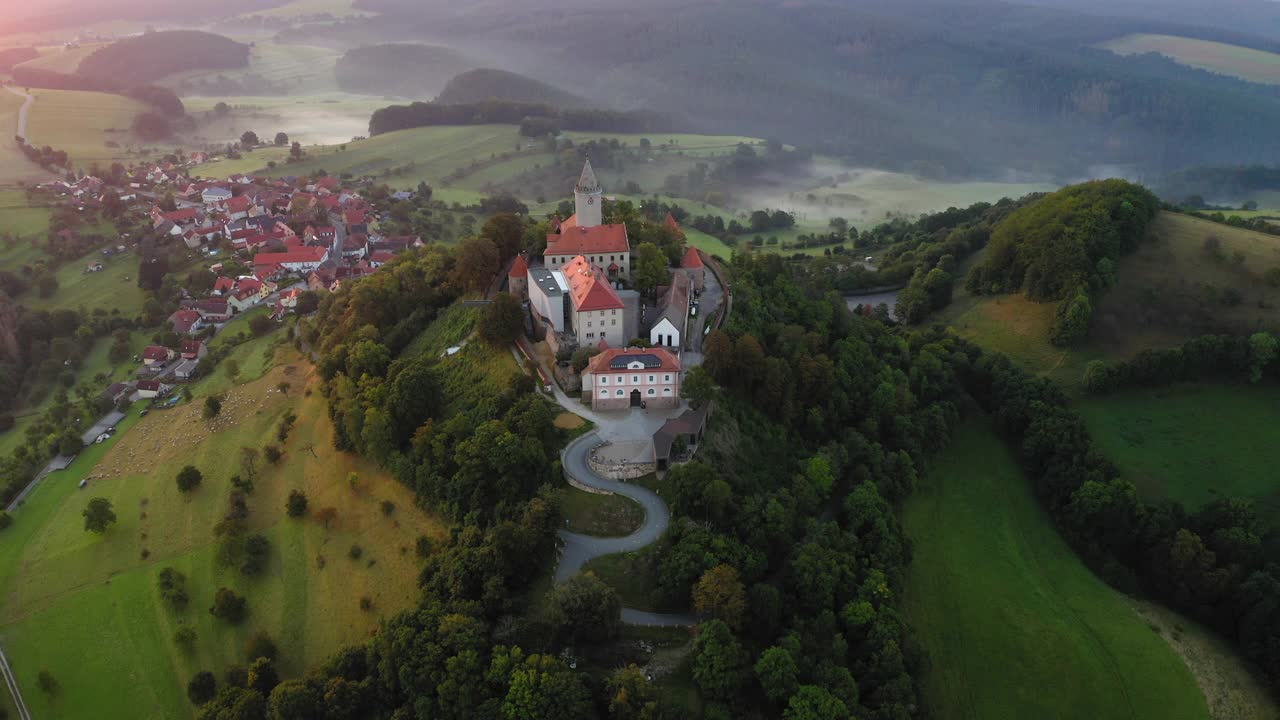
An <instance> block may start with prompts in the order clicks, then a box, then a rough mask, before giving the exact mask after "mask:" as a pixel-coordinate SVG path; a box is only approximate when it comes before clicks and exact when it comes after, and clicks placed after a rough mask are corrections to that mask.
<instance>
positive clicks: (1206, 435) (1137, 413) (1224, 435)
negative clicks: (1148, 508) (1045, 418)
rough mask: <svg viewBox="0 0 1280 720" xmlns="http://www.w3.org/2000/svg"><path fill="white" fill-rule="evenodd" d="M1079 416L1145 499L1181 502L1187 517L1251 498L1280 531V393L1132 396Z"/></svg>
mask: <svg viewBox="0 0 1280 720" xmlns="http://www.w3.org/2000/svg"><path fill="white" fill-rule="evenodd" d="M1077 409H1078V410H1079V412H1080V414H1081V416H1083V417H1084V419H1085V421H1086V422H1087V423H1088V425H1089V430H1090V431H1091V434H1092V435H1093V437H1094V439H1095V442H1097V443H1098V446H1099V450H1100V451H1101V452H1102V454H1103V455H1104V456H1105V457H1106V458H1107V459H1109V460H1111V461H1112V462H1114V463H1115V464H1116V465H1117V466H1119V468H1120V471H1121V474H1122V476H1123V477H1124V478H1125V479H1127V480H1129V481H1130V482H1132V483H1133V484H1134V485H1135V486H1136V487H1137V488H1138V491H1139V493H1140V494H1141V495H1142V496H1143V497H1144V498H1146V499H1148V500H1159V499H1163V498H1168V499H1171V500H1176V501H1178V502H1180V503H1182V504H1183V505H1184V506H1186V507H1187V509H1189V510H1195V509H1197V508H1199V507H1201V506H1203V505H1205V504H1206V503H1209V502H1211V501H1213V500H1218V499H1225V498H1231V497H1244V498H1250V499H1252V500H1253V501H1254V503H1255V506H1256V508H1257V510H1258V515H1259V518H1260V519H1261V520H1262V521H1263V523H1264V524H1265V525H1268V526H1270V527H1276V526H1280V483H1278V482H1277V481H1276V476H1275V468H1276V467H1277V466H1278V465H1280V443H1277V442H1276V435H1275V427H1276V421H1277V419H1278V418H1280V387H1277V386H1275V385H1244V384H1228V383H1218V382H1212V383H1197V384H1188V383H1181V384H1177V385H1172V386H1167V387H1160V388H1134V389H1131V390H1124V391H1121V392H1117V393H1112V394H1109V395H1105V396H1102V397H1087V398H1084V399H1082V400H1081V401H1080V402H1079V403H1078V404H1077Z"/></svg>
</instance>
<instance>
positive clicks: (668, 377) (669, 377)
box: [662, 375, 671, 382]
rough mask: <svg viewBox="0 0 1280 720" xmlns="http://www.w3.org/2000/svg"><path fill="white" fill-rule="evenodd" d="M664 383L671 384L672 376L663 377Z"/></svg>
mask: <svg viewBox="0 0 1280 720" xmlns="http://www.w3.org/2000/svg"><path fill="white" fill-rule="evenodd" d="M662 382H671V376H670V375H663V376H662Z"/></svg>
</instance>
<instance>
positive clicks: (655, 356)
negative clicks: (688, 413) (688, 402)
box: [582, 348, 680, 410]
mask: <svg viewBox="0 0 1280 720" xmlns="http://www.w3.org/2000/svg"><path fill="white" fill-rule="evenodd" d="M588 397H589V398H591V407H592V409H594V410H621V409H625V408H635V407H641V406H642V405H643V406H646V407H660V408H672V407H679V405H680V359H679V358H677V357H676V356H675V355H673V354H671V353H669V352H667V351H666V350H663V349H661V348H611V349H609V350H605V351H603V352H601V353H600V354H599V355H596V356H595V357H593V358H591V361H590V362H589V363H587V369H586V370H584V371H583V373H582V398H583V399H584V400H585V399H587V398H588Z"/></svg>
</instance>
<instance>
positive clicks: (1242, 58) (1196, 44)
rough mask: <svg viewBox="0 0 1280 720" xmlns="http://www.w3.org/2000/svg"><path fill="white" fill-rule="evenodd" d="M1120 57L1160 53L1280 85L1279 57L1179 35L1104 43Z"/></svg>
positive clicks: (1141, 35) (1142, 35)
mask: <svg viewBox="0 0 1280 720" xmlns="http://www.w3.org/2000/svg"><path fill="white" fill-rule="evenodd" d="M1102 47H1104V48H1106V49H1108V50H1110V51H1111V52H1113V53H1116V54H1118V55H1143V54H1146V53H1159V54H1161V55H1164V56H1165V57H1168V58H1171V59H1173V60H1174V61H1175V62H1179V63H1182V64H1183V65H1189V66H1191V67H1194V68H1200V69H1201V70H1208V71H1209V72H1215V73H1218V74H1221V75H1230V76H1232V77H1237V78H1240V79H1241V80H1248V81H1250V82H1257V83H1268V84H1271V85H1276V84H1280V54H1276V53H1272V52H1266V51H1265V50H1254V49H1253V48H1247V47H1242V46H1240V45H1229V44H1227V43H1220V42H1212V41H1210V40H1197V39H1195V38H1188V37H1179V36H1177V35H1151V34H1146V33H1139V34H1135V35H1125V36H1123V37H1118V38H1116V39H1114V40H1109V41H1107V42H1105V43H1102Z"/></svg>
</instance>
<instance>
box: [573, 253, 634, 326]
mask: <svg viewBox="0 0 1280 720" xmlns="http://www.w3.org/2000/svg"><path fill="white" fill-rule="evenodd" d="M563 272H564V279H565V282H567V283H568V284H569V295H570V297H571V298H572V299H573V309H574V312H591V311H594V310H621V309H623V307H624V306H623V304H622V300H621V298H619V297H618V293H616V292H614V289H613V286H612V285H610V284H609V280H608V279H607V278H605V276H604V274H603V273H601V272H600V271H599V270H598V269H596V268H595V267H594V266H593V265H592V264H591V263H589V262H587V259H586V258H584V257H582V256H581V255H579V256H578V257H576V258H574V259H572V260H570V261H569V263H568V264H567V265H565V266H564V268H563Z"/></svg>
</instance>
